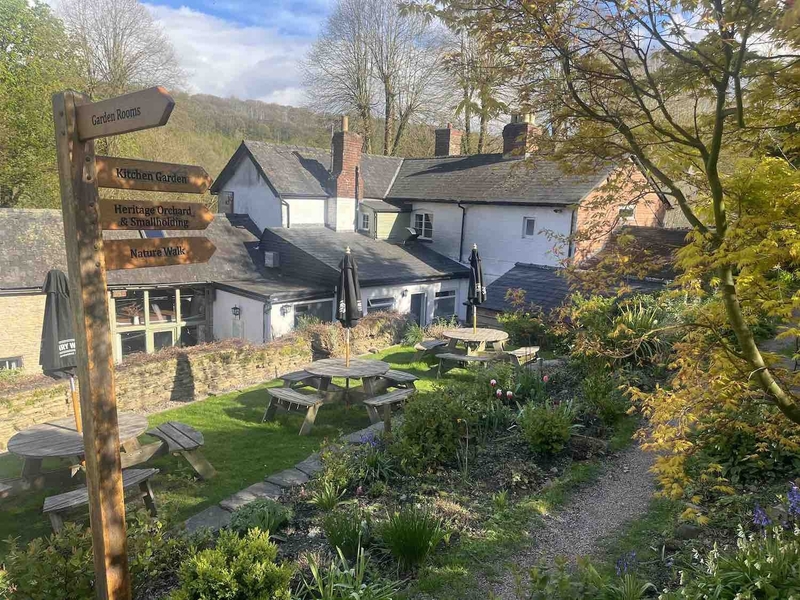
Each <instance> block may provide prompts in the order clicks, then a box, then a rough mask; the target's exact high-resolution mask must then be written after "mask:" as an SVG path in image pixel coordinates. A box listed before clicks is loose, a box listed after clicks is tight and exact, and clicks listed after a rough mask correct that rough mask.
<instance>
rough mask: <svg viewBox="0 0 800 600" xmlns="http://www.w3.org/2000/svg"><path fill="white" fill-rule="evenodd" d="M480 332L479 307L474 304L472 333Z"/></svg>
mask: <svg viewBox="0 0 800 600" xmlns="http://www.w3.org/2000/svg"><path fill="white" fill-rule="evenodd" d="M477 331H478V307H477V306H475V305H474V304H473V305H472V333H477Z"/></svg>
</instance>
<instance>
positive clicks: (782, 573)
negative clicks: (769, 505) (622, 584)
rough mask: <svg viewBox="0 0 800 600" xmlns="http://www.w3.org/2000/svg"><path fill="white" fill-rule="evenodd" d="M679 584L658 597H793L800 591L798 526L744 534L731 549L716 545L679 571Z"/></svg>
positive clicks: (729, 599)
mask: <svg viewBox="0 0 800 600" xmlns="http://www.w3.org/2000/svg"><path fill="white" fill-rule="evenodd" d="M681 575H682V576H681V582H682V586H681V588H680V589H679V590H678V591H676V592H674V593H670V594H664V595H662V596H661V597H660V598H661V599H662V600H679V599H681V598H686V599H692V600H695V599H697V598H717V599H719V600H739V599H741V600H746V599H748V598H751V599H756V598H775V599H777V598H793V597H797V595H798V594H800V529H798V528H797V527H795V528H794V529H791V530H788V531H787V530H784V529H783V528H782V527H773V528H771V529H768V530H766V531H765V532H764V533H755V534H751V535H747V534H746V533H745V532H744V530H743V529H742V528H740V529H739V536H738V540H737V543H736V550H734V551H732V552H726V551H720V550H719V549H717V548H716V547H715V548H714V549H713V550H711V551H710V552H709V553H708V554H707V555H706V556H705V557H702V558H700V559H699V562H698V564H697V565H696V566H695V567H694V568H692V569H690V570H687V571H684V572H683V573H682V574H681Z"/></svg>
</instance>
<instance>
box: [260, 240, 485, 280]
mask: <svg viewBox="0 0 800 600" xmlns="http://www.w3.org/2000/svg"><path fill="white" fill-rule="evenodd" d="M261 246H262V248H264V250H268V251H277V252H278V254H279V260H280V269H281V272H282V273H283V274H284V275H285V276H290V277H293V278H301V279H306V280H309V281H312V282H315V283H324V284H325V285H329V286H333V285H335V284H336V281H337V279H338V267H339V261H340V260H341V259H342V255H343V254H344V251H345V248H347V247H350V249H351V252H352V253H353V254H354V255H355V257H356V260H357V262H358V271H359V278H360V281H361V285H362V286H367V285H372V286H374V285H389V284H393V283H403V282H409V283H411V282H414V281H424V280H435V279H450V278H462V277H469V269H468V268H467V267H465V266H463V265H461V264H459V263H457V262H456V261H454V260H450V259H449V258H447V257H445V256H443V255H441V254H439V253H437V252H434V251H433V250H431V249H430V248H428V247H426V246H425V245H424V244H422V243H419V242H416V243H411V244H409V245H406V246H403V245H400V244H392V243H389V242H386V241H383V240H374V239H372V238H369V237H367V236H364V235H361V234H359V233H346V232H335V231H332V230H330V229H327V228H324V227H317V228H303V229H285V228H280V227H272V228H267V229H266V230H265V231H264V235H263V236H262V238H261Z"/></svg>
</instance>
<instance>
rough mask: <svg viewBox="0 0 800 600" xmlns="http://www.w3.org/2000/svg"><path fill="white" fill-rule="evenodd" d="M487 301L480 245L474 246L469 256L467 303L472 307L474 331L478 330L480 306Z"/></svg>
mask: <svg viewBox="0 0 800 600" xmlns="http://www.w3.org/2000/svg"><path fill="white" fill-rule="evenodd" d="M485 301H486V286H485V285H484V283H483V265H482V264H481V255H480V254H478V245H477V244H473V245H472V253H471V254H470V255H469V290H468V292H467V302H468V303H469V304H470V305H471V306H472V331H473V332H474V331H476V330H477V329H478V306H480V305H481V304H483V303H484V302H485Z"/></svg>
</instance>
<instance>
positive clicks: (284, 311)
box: [281, 304, 292, 317]
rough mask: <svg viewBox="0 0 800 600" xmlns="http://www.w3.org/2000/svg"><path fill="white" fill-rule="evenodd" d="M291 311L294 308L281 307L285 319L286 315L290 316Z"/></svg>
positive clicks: (285, 305) (286, 305)
mask: <svg viewBox="0 0 800 600" xmlns="http://www.w3.org/2000/svg"><path fill="white" fill-rule="evenodd" d="M290 310H292V307H291V306H289V305H288V304H284V305H283V306H281V316H282V317H285V316H286V315H288V314H289V311H290Z"/></svg>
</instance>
